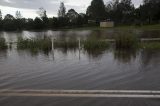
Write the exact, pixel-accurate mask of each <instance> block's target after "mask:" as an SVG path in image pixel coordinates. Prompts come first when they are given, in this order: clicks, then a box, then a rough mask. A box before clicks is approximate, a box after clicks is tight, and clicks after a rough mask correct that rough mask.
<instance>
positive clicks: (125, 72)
mask: <svg viewBox="0 0 160 106" xmlns="http://www.w3.org/2000/svg"><path fill="white" fill-rule="evenodd" d="M127 33H130V34H133V35H135V36H136V37H137V38H160V31H159V30H147V31H145V30H134V31H133V30H130V31H128V32H127ZM117 35H119V31H118V30H112V29H109V30H80V31H41V32H35V31H22V32H0V37H2V38H4V39H5V41H6V42H7V43H8V46H9V45H10V42H12V44H11V47H9V48H8V49H3V50H0V89H35V90H50V89H54V90H160V80H159V78H160V49H159V46H156V47H154V46H155V45H159V41H157V42H150V43H148V42H143V44H142V45H141V47H140V48H139V49H128V47H127V49H126V47H125V46H124V45H123V47H125V49H116V47H115V44H114V43H109V44H108V43H103V42H101V43H99V42H97V41H103V40H104V39H113V38H115V37H116V36H117ZM49 37H52V38H54V39H55V41H54V51H53V50H52V42H51V39H48V38H49ZM18 38H23V39H47V40H48V42H49V45H50V46H49V47H48V46H47V48H46V47H43V46H44V45H45V44H46V42H45V41H44V42H43V43H42V42H40V43H37V42H36V43H35V42H31V43H33V45H34V46H33V45H29V47H30V48H32V49H26V45H22V46H17V43H16V42H18ZM78 39H81V41H83V40H84V41H85V42H81V47H80V48H79V42H78ZM88 39H89V40H88ZM91 39H92V40H91ZM126 39H127V41H129V40H128V38H127V37H126ZM95 40H96V41H95ZM56 41H57V42H56ZM58 41H61V42H58ZM64 41H70V42H71V43H68V46H66V45H67V42H64ZM24 42H29V41H24ZM24 42H19V43H22V44H25V43H24ZM48 42H47V43H48ZM95 42H96V43H95ZM118 42H119V43H120V44H122V43H121V42H122V41H119V40H118ZM131 42H132V41H131ZM132 43H134V41H133V42H132ZM35 44H36V45H35ZM82 44H83V45H82ZM147 44H148V45H147ZM46 45H47V44H46ZM27 47H28V45H27ZM37 47H40V50H36V49H35V48H37ZM70 47H71V48H70ZM18 48H19V49H18ZM41 48H42V49H41ZM32 99H34V100H35V101H32ZM149 100H150V101H146V100H145V99H142V101H140V100H138V99H137V100H136V99H134V100H130V99H127V101H128V102H124V101H125V100H124V99H123V98H122V99H120V98H117V99H112V100H111V99H109V98H107V99H104V98H103V99H101V100H99V99H98V98H86V99H84V98H81V99H80V98H51V97H46V98H45V97H38V98H35V97H31V98H29V97H21V98H20V97H0V104H3V105H4V106H10V105H13V104H14V105H19V104H23V105H24V106H28V105H32V106H38V105H43V104H45V105H46V106H53V105H60V106H66V105H67V106H68V105H70V103H73V105H76V106H77V105H83V106H88V105H92V106H99V105H105V104H106V103H108V102H109V101H113V102H112V103H113V104H111V105H119V106H123V105H126V104H128V103H129V104H132V105H134V102H135V101H136V102H137V104H139V105H140V104H144V102H143V101H145V102H146V104H153V105H154V106H158V104H159V103H160V101H159V100H152V99H149ZM25 101H28V102H27V103H26V102H25ZM80 101H81V102H80ZM121 101H123V104H122V103H121ZM24 102H25V103H24Z"/></svg>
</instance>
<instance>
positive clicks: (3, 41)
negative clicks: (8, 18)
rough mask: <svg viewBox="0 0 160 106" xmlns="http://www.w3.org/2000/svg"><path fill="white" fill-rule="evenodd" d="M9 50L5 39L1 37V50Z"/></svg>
mask: <svg viewBox="0 0 160 106" xmlns="http://www.w3.org/2000/svg"><path fill="white" fill-rule="evenodd" d="M7 48H8V46H7V44H6V41H5V39H4V38H1V37H0V49H1V50H4V49H7Z"/></svg>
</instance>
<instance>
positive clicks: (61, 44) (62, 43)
mask: <svg viewBox="0 0 160 106" xmlns="http://www.w3.org/2000/svg"><path fill="white" fill-rule="evenodd" d="M54 47H55V48H63V49H76V48H78V41H77V40H71V39H69V40H55V41H54Z"/></svg>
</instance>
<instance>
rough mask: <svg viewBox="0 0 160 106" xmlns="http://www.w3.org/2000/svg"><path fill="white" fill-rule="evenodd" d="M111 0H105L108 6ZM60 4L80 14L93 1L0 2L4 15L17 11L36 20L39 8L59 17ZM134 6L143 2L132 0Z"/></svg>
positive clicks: (21, 0) (11, 0)
mask: <svg viewBox="0 0 160 106" xmlns="http://www.w3.org/2000/svg"><path fill="white" fill-rule="evenodd" d="M108 1H110V0H104V3H105V4H106V3H107V2H108ZM60 2H64V3H65V6H66V9H67V10H68V9H70V8H73V9H75V10H76V11H77V12H78V13H80V12H83V13H85V11H86V9H87V7H88V5H90V2H91V0H0V10H1V11H2V15H3V16H4V15H6V14H12V15H15V12H16V11H17V10H19V11H21V14H22V16H23V17H26V18H34V17H36V16H38V15H37V14H36V11H37V10H38V8H40V7H43V8H45V9H46V10H47V15H48V16H49V17H53V16H57V11H58V9H59V5H60ZM132 2H133V3H134V5H135V6H136V7H138V6H139V5H140V4H141V2H142V0H132Z"/></svg>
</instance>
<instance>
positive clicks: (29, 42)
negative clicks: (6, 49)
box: [17, 38, 52, 51]
mask: <svg viewBox="0 0 160 106" xmlns="http://www.w3.org/2000/svg"><path fill="white" fill-rule="evenodd" d="M51 44H52V43H51V40H50V39H49V38H45V39H23V38H18V42H17V48H18V49H30V50H44V51H48V50H51V49H52V45H51Z"/></svg>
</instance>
